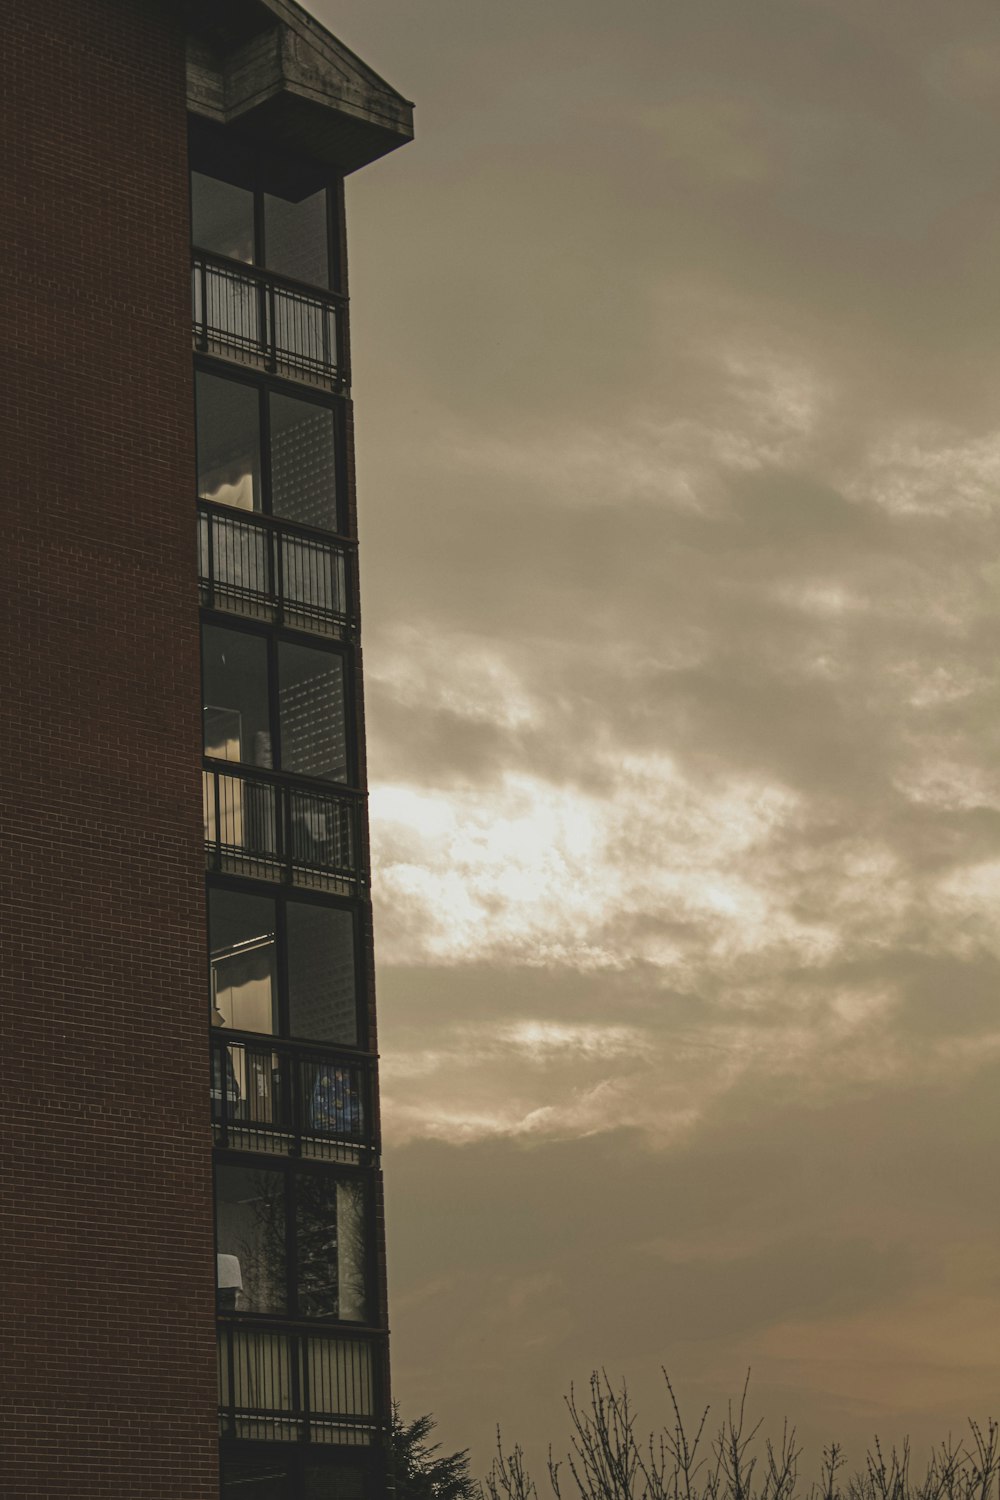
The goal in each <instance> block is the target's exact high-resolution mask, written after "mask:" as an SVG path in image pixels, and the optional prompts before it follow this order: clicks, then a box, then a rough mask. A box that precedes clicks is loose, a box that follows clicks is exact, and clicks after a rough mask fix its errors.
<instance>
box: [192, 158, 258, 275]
mask: <svg viewBox="0 0 1000 1500" xmlns="http://www.w3.org/2000/svg"><path fill="white" fill-rule="evenodd" d="M191 238H192V240H193V241H194V243H195V245H197V247H198V248H199V249H200V250H210V251H211V252H212V253H213V254H214V255H225V256H228V257H229V259H230V260H245V261H248V262H249V261H252V260H253V258H254V233H253V193H251V192H250V191H249V190H248V189H247V188H241V187H235V186H234V185H233V183H231V182H220V180H219V179H218V177H207V176H206V175H205V173H204V172H192V173H191Z"/></svg>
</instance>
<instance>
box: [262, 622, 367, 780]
mask: <svg viewBox="0 0 1000 1500" xmlns="http://www.w3.org/2000/svg"><path fill="white" fill-rule="evenodd" d="M278 712H279V714H280V719H281V765H282V769H283V770H285V771H296V772H298V774H299V775H300V776H315V777H317V778H321V779H322V780H325V781H346V780H347V734H346V725H345V723H344V664H343V662H342V660H341V658H340V657H339V656H337V655H335V654H334V653H333V652H331V651H317V650H314V649H313V647H311V646H293V645H289V644H287V643H286V642H281V643H280V644H279V646H278ZM258 764H260V762H258Z"/></svg>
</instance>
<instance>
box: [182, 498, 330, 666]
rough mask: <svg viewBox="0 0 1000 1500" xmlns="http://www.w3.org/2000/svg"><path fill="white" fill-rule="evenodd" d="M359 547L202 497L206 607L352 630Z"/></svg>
mask: <svg viewBox="0 0 1000 1500" xmlns="http://www.w3.org/2000/svg"><path fill="white" fill-rule="evenodd" d="M356 563H357V553H356V548H355V547H354V546H353V545H352V544H351V543H349V542H343V541H341V540H339V539H337V540H334V539H333V538H327V537H323V536H317V535H316V534H314V533H313V532H310V531H308V530H306V529H304V528H300V527H297V526H292V525H289V524H288V522H285V521H277V520H275V519H274V518H272V517H270V516H260V515H248V514H247V513H246V512H245V511H235V512H234V511H232V510H229V509H228V508H226V507H219V506H215V505H211V504H205V503H204V502H201V503H199V506H198V582H199V585H200V592H201V602H202V604H203V605H205V607H206V608H207V609H225V610H230V611H232V612H233V613H234V614H238V615H244V616H246V617H247V618H249V619H252V620H270V621H272V622H274V623H275V624H278V625H290V626H292V627H294V628H295V629H297V630H310V631H313V632H314V633H315V634H317V635H332V636H339V637H341V638H343V637H347V636H353V635H355V634H356V633H357V626H358V611H357V604H356V600H357V585H356V571H357V567H356Z"/></svg>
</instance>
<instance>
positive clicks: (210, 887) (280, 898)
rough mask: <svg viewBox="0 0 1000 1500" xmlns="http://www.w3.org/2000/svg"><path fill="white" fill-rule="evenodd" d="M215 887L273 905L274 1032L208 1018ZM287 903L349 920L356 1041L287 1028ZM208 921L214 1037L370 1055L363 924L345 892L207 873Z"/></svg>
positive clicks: (207, 952)
mask: <svg viewBox="0 0 1000 1500" xmlns="http://www.w3.org/2000/svg"><path fill="white" fill-rule="evenodd" d="M213 891H224V892H228V893H231V894H232V895H236V896H257V897H261V896H263V897H265V899H267V900H270V901H272V902H273V903H274V916H275V920H274V950H275V952H274V957H275V966H274V967H275V987H276V990H277V993H276V995H275V1004H274V1014H275V1016H276V1017H277V1030H276V1031H274V1032H266V1031H240V1030H238V1029H237V1028H235V1027H230V1026H211V1018H212V1000H213V993H214V991H213V985H212V961H213V960H212V931H211V907H210V897H211V893H212V892H213ZM289 902H295V903H297V904H304V905H308V906H316V907H323V908H326V909H327V910H329V909H333V910H336V911H341V912H346V913H347V914H348V915H349V916H350V918H351V937H352V941H353V945H354V1013H355V1028H356V1035H357V1038H358V1039H357V1041H356V1042H353V1043H352V1042H331V1041H323V1040H320V1039H317V1038H315V1037H306V1036H297V1035H295V1034H294V1033H293V1032H292V1030H291V1028H290V1024H289V1021H290V1014H291V1004H290V996H289V984H288V926H287V921H286V916H285V912H286V908H287V906H288V903H289ZM205 906H206V921H205V979H206V989H207V992H208V1016H209V1024H210V1027H211V1033H212V1035H213V1036H215V1037H226V1036H235V1037H239V1038H241V1039H250V1040H256V1039H259V1038H267V1037H268V1036H270V1037H271V1038H272V1039H273V1040H274V1041H277V1042H289V1043H291V1044H293V1045H294V1046H297V1047H299V1046H301V1047H304V1048H308V1049H310V1050H315V1052H316V1053H317V1055H322V1054H324V1053H327V1052H330V1051H334V1052H350V1053H356V1054H358V1055H367V1056H371V1055H372V1053H371V1045H370V1032H369V1016H368V977H369V976H368V967H367V956H366V954H365V951H364V948H363V945H362V937H363V927H362V923H361V909H360V906H359V903H358V902H357V901H356V900H352V899H351V898H350V897H347V896H334V895H328V894H326V893H325V892H318V891H308V890H305V889H303V890H299V889H298V888H296V889H295V890H289V889H288V888H287V887H285V886H280V885H271V884H270V883H267V882H263V881H259V880H247V879H243V878H241V877H239V876H233V875H230V876H217V875H213V876H211V877H210V878H209V879H208V881H207V883H206V902H205Z"/></svg>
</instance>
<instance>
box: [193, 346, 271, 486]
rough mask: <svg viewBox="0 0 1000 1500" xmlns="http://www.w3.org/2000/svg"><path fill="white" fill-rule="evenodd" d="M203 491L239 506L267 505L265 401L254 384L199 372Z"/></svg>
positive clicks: (198, 406) (197, 379) (199, 477)
mask: <svg viewBox="0 0 1000 1500" xmlns="http://www.w3.org/2000/svg"><path fill="white" fill-rule="evenodd" d="M195 381H196V392H197V414H198V495H199V497H200V498H201V499H202V500H215V501H216V502H217V503H219V504H221V505H234V506H236V507H237V509H239V510H260V509H261V504H262V502H261V487H260V403H259V401H258V398H257V392H256V391H255V390H254V389H253V387H252V386H248V385H241V384H240V383H239V382H238V381H235V380H223V379H222V378H221V377H220V376H218V375H206V374H205V372H204V371H203V370H199V371H198V372H197V375H196V377H195Z"/></svg>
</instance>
